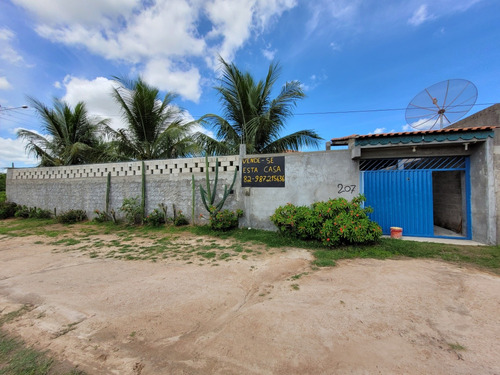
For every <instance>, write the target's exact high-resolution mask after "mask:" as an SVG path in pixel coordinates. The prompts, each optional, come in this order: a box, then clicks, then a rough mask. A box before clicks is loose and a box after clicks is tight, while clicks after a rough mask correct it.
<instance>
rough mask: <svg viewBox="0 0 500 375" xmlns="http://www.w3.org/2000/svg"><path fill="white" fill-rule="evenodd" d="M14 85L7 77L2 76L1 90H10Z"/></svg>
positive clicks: (0, 79) (0, 80) (0, 78)
mask: <svg viewBox="0 0 500 375" xmlns="http://www.w3.org/2000/svg"><path fill="white" fill-rule="evenodd" d="M11 88H12V85H11V84H10V83H9V81H8V80H7V78H6V77H0V90H9V89H11Z"/></svg>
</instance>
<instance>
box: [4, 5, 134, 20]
mask: <svg viewBox="0 0 500 375" xmlns="http://www.w3.org/2000/svg"><path fill="white" fill-rule="evenodd" d="M12 2H13V3H15V4H17V5H19V6H22V7H23V8H26V9H27V10H29V11H31V12H33V13H34V14H36V16H37V17H38V18H40V20H41V21H42V22H46V23H50V24H58V23H59V24H65V23H73V22H83V23H86V24H96V25H97V24H100V23H101V17H105V18H119V17H121V16H123V15H124V14H130V13H131V12H132V11H133V10H134V8H136V7H139V6H140V5H141V1H140V0H86V1H80V0H37V1H32V0H12Z"/></svg>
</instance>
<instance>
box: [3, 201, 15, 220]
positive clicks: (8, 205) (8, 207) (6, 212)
mask: <svg viewBox="0 0 500 375" xmlns="http://www.w3.org/2000/svg"><path fill="white" fill-rule="evenodd" d="M16 208H17V204H15V203H14V202H5V201H4V202H0V219H8V218H9V217H14V215H15V213H16Z"/></svg>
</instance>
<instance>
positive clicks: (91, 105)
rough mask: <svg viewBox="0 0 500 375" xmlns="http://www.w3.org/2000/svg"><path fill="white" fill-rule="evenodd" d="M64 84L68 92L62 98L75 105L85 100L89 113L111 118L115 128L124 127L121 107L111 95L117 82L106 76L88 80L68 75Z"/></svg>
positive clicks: (111, 124)
mask: <svg viewBox="0 0 500 375" xmlns="http://www.w3.org/2000/svg"><path fill="white" fill-rule="evenodd" d="M63 85H64V88H65V89H66V94H65V95H64V96H63V97H62V100H64V101H66V102H67V103H68V104H69V105H70V106H72V107H74V106H75V105H76V104H77V103H78V102H80V101H83V102H85V105H86V106H87V110H88V111H89V114H91V115H93V116H98V117H102V118H109V119H110V120H111V122H110V126H111V127H112V128H113V129H118V128H121V127H123V121H122V119H121V115H120V107H119V105H118V104H117V103H116V102H115V101H114V99H113V97H112V95H111V93H112V91H113V87H117V86H118V84H117V83H115V82H114V81H112V80H109V79H107V78H104V77H97V78H95V79H94V80H87V79H84V78H78V77H73V76H69V75H68V76H66V77H65V78H64V81H63Z"/></svg>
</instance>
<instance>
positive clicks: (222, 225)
mask: <svg viewBox="0 0 500 375" xmlns="http://www.w3.org/2000/svg"><path fill="white" fill-rule="evenodd" d="M242 216H243V211H242V210H236V212H234V211H229V210H222V211H218V212H215V213H213V214H212V213H211V214H210V219H209V220H210V228H212V229H214V230H221V231H226V230H231V229H234V228H238V220H239V218H240V217H242Z"/></svg>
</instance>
